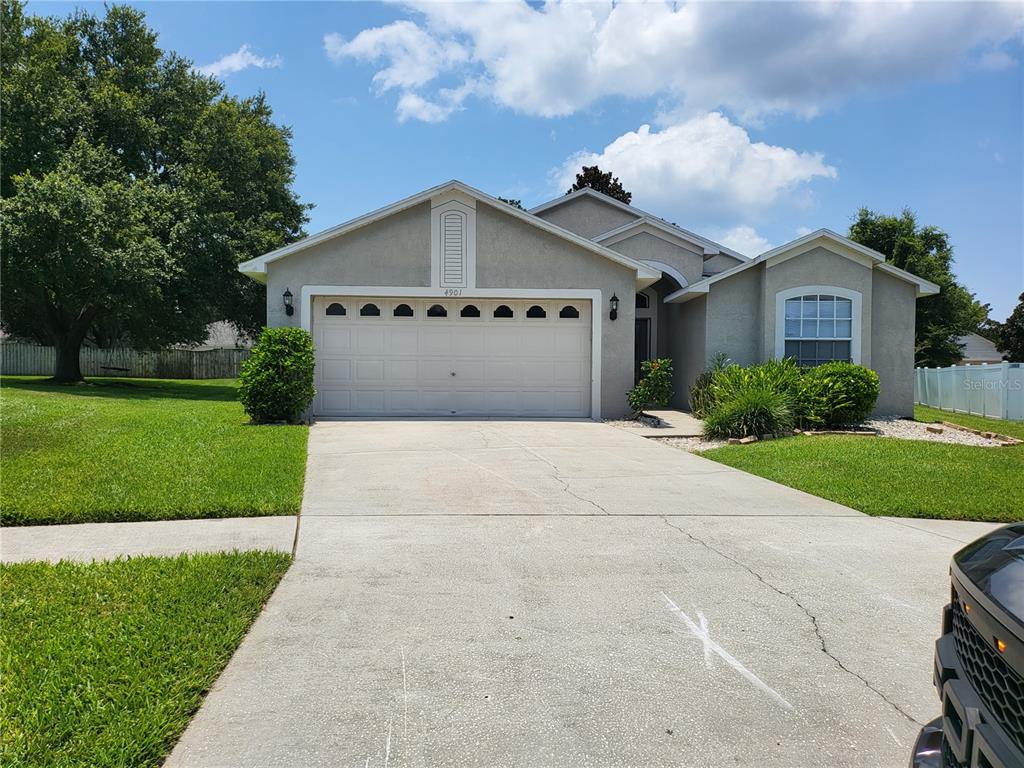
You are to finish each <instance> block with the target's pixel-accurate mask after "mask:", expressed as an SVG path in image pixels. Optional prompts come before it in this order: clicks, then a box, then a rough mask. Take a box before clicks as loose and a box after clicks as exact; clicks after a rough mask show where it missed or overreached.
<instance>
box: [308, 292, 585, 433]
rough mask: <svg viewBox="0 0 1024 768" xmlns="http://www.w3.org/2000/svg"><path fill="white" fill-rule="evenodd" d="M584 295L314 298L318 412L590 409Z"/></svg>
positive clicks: (568, 412)
mask: <svg viewBox="0 0 1024 768" xmlns="http://www.w3.org/2000/svg"><path fill="white" fill-rule="evenodd" d="M590 311H591V309H590V302H589V301H583V300H568V299H566V300H559V301H554V300H543V301H541V300H538V301H528V300H527V301H523V300H518V301H501V300H478V299H458V300H443V301H441V300H437V299H401V298H398V299H394V298H390V299H389V298H366V297H351V296H338V297H317V298H316V299H315V300H314V303H313V339H314V343H315V344H316V355H317V364H316V389H317V396H316V400H315V401H314V405H313V409H314V413H316V414H317V415H320V416H542V417H543V416H547V417H567V416H584V417H585V416H590V380H591V370H590Z"/></svg>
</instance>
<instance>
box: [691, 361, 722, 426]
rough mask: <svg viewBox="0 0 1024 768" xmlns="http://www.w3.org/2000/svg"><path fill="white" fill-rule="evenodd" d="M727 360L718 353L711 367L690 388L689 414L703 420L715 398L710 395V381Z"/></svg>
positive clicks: (712, 405)
mask: <svg viewBox="0 0 1024 768" xmlns="http://www.w3.org/2000/svg"><path fill="white" fill-rule="evenodd" d="M728 361H729V358H727V357H726V356H725V354H724V353H722V352H719V353H718V354H717V355H715V358H714V360H712V361H711V367H710V368H707V369H706V370H704V371H703V372H702V373H701V374H700V375H699V376H698V377H697V378H696V379H694V381H693V384H692V385H691V386H690V412H691V413H692V414H693V415H694V416H695V417H696V418H698V419H703V418H704V417H705V416H707V415H708V413H710V412H711V409H712V408H713V407H714V404H715V398H714V397H713V396H712V394H711V381H712V379H713V378H714V376H715V374H716V373H718V371H720V370H722V369H723V368H725V366H726V363H728Z"/></svg>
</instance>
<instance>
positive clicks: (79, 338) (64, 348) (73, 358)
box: [53, 307, 96, 384]
mask: <svg viewBox="0 0 1024 768" xmlns="http://www.w3.org/2000/svg"><path fill="white" fill-rule="evenodd" d="M95 317H96V310H95V309H93V308H91V307H87V308H84V309H83V310H82V311H81V312H80V313H79V315H78V317H77V318H75V320H74V321H73V322H72V323H71V325H70V327H69V328H68V329H67V330H66V331H65V332H64V333H61V334H57V335H56V338H55V340H54V346H55V347H56V349H57V362H56V365H55V366H54V371H53V381H55V382H57V383H59V384H76V383H78V382H80V381H83V380H84V378H83V376H82V366H81V364H80V362H79V356H80V355H81V352H82V342H83V341H84V340H85V334H86V333H87V332H88V331H89V326H90V325H92V321H93V318H95Z"/></svg>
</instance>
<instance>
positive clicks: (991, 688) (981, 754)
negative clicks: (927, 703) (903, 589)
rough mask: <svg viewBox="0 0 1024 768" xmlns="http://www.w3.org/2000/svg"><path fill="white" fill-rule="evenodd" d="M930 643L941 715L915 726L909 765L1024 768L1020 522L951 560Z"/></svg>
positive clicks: (1023, 534)
mask: <svg viewBox="0 0 1024 768" xmlns="http://www.w3.org/2000/svg"><path fill="white" fill-rule="evenodd" d="M950 576H951V577H952V582H953V585H952V586H953V589H952V595H951V598H950V604H949V605H947V606H946V608H945V610H944V611H943V615H942V637H940V638H939V640H938V642H937V643H936V644H935V677H934V682H935V687H936V688H937V689H938V691H939V698H940V699H941V700H942V715H941V716H940V717H937V718H935V720H933V721H932V722H930V723H928V725H926V726H925V727H924V728H922V729H921V733H920V735H919V736H918V738H917V743H916V744H915V745H914V755H913V757H912V758H911V760H910V766H911V768H1022V766H1024V524H1015V525H1007V526H1005V527H1003V528H1000V529H998V530H996V531H993V532H992V533H990V534H989V535H987V536H984V537H982V538H980V539H978V540H977V541H976V542H974V543H973V544H969V545H968V546H966V547H964V548H963V549H962V550H960V551H959V552H957V553H956V554H955V555H954V556H953V562H952V564H951V566H950Z"/></svg>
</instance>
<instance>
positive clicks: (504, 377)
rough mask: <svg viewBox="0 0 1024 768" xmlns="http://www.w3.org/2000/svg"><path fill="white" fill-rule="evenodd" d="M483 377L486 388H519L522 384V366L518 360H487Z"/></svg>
mask: <svg viewBox="0 0 1024 768" xmlns="http://www.w3.org/2000/svg"><path fill="white" fill-rule="evenodd" d="M485 377H486V382H487V384H488V386H496V387H511V386H520V385H521V384H522V383H523V364H522V362H521V361H520V360H488V361H487V362H486V373H485Z"/></svg>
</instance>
